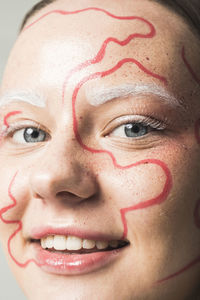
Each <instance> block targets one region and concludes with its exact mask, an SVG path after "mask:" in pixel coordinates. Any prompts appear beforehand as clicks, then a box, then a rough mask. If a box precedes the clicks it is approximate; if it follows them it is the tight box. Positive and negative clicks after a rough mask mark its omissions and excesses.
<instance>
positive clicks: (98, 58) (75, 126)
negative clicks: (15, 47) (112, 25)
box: [2, 7, 172, 267]
mask: <svg viewBox="0 0 200 300" xmlns="http://www.w3.org/2000/svg"><path fill="white" fill-rule="evenodd" d="M88 10H96V11H100V12H103V13H105V14H107V15H108V16H110V17H112V18H115V19H118V20H126V21H127V20H138V21H141V22H143V23H145V24H147V25H148V27H149V29H150V30H149V32H148V33H146V34H140V33H133V34H131V35H129V36H128V37H126V38H125V39H124V40H121V41H120V40H118V39H117V38H114V37H108V38H107V39H106V40H105V41H104V42H103V43H102V45H101V47H100V49H99V51H98V52H97V55H96V56H95V57H94V58H92V59H88V60H86V61H85V62H83V63H81V64H79V65H78V66H76V67H75V68H74V69H72V70H71V71H70V72H69V73H68V75H67V76H66V78H65V81H64V84H63V92H62V100H63V102H64V98H65V89H66V85H67V83H68V80H69V78H70V77H71V76H72V75H73V74H74V73H76V72H80V70H82V69H84V68H86V67H87V66H89V65H91V64H96V63H99V62H100V61H102V60H103V58H104V56H105V53H106V48H107V46H108V44H109V43H116V44H118V45H120V46H125V45H127V44H128V43H130V42H131V41H132V40H133V39H134V38H153V37H154V36H155V33H156V31H155V28H154V26H153V25H152V24H151V23H150V22H149V21H147V20H145V19H144V18H141V17H136V16H128V17H121V16H115V15H113V14H111V13H109V12H108V11H106V10H103V9H99V8H94V7H90V8H86V9H82V10H78V11H74V12H67V11H61V10H54V11H50V12H48V13H46V14H44V15H43V16H41V17H40V18H38V19H37V20H35V21H34V22H32V23H31V24H29V25H28V26H27V27H25V29H24V30H27V29H29V28H31V27H32V26H33V25H35V24H36V23H38V22H39V21H41V20H42V19H44V18H45V17H47V16H48V15H51V14H61V15H68V14H76V13H80V12H84V11H88ZM125 63H133V64H135V65H137V67H138V68H139V69H140V70H141V71H143V72H144V73H146V74H147V75H149V76H151V77H153V78H155V79H158V80H160V81H161V82H162V83H163V84H165V85H166V84H167V80H166V79H165V78H164V77H162V76H160V75H158V74H155V73H153V72H151V71H150V70H148V69H147V68H146V67H145V66H144V65H142V64H141V63H140V62H139V61H137V60H135V59H134V58H124V59H122V60H121V61H119V62H118V63H117V64H116V65H115V66H114V67H113V68H111V69H110V70H107V71H103V72H98V73H95V74H92V75H90V76H88V77H86V78H84V79H83V80H82V81H81V82H80V83H79V84H78V85H77V86H76V88H75V90H74V92H73V97H72V109H73V129H74V134H75V136H76V139H77V141H78V143H79V144H80V146H81V147H82V148H83V149H85V150H87V151H90V152H91V153H94V154H100V153H101V154H102V153H106V154H108V155H109V156H110V157H111V159H112V162H113V166H114V167H115V168H120V169H123V170H126V169H129V168H132V167H135V166H137V165H141V164H147V163H151V164H156V165H159V166H160V167H161V168H162V169H163V171H164V172H165V175H166V182H165V185H164V188H163V191H162V192H161V194H160V195H158V196H157V197H155V198H153V199H147V200H146V201H143V202H141V203H140V204H137V205H134V206H131V207H126V208H122V209H121V210H120V213H121V219H122V224H123V227H124V231H123V236H124V237H125V236H126V235H127V221H126V218H125V214H126V213H127V212H129V211H132V210H138V209H145V208H147V207H149V206H152V205H158V204H161V203H162V202H163V201H165V200H166V198H167V195H168V194H169V191H170V189H171V186H172V180H171V174H170V171H169V170H168V168H167V166H166V165H165V163H164V162H162V161H160V160H156V159H146V160H142V161H139V162H136V163H133V164H131V165H127V166H122V165H119V164H118V163H117V161H116V158H115V157H114V155H113V154H112V153H111V152H109V151H106V150H98V149H93V148H90V147H88V146H87V145H85V144H84V143H83V141H82V139H81V136H80V135H79V132H78V123H77V119H76V109H75V104H76V99H77V95H78V92H79V90H80V88H81V87H82V85H83V84H84V83H86V82H87V81H89V80H92V79H94V78H97V77H105V76H108V75H110V74H112V73H114V72H116V71H117V70H118V69H120V68H121V67H122V66H123V65H124V64H125ZM10 188H11V186H10ZM10 188H9V191H10ZM9 195H10V198H11V199H12V201H13V203H14V204H13V205H12V206H9V207H7V208H6V209H11V208H13V207H14V206H15V205H16V200H15V198H14V197H12V194H11V192H10V193H9ZM6 211H7V210H6ZM2 212H3V211H2ZM4 212H5V209H4ZM7 222H8V221H7ZM9 222H10V221H9ZM11 222H15V223H18V225H19V226H18V228H17V230H16V231H15V232H14V233H13V234H12V235H11V237H10V238H9V242H8V249H9V254H10V256H11V258H12V259H13V260H14V261H15V263H17V264H18V265H19V266H20V267H25V266H27V264H28V263H29V262H31V261H33V260H29V261H27V262H26V263H25V264H20V263H19V262H17V260H16V259H15V258H14V256H13V255H12V253H11V249H10V242H11V240H12V238H13V237H14V236H15V235H16V234H17V233H18V232H19V231H20V230H21V228H22V223H21V221H11Z"/></svg>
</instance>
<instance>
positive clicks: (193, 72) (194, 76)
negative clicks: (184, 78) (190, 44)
mask: <svg viewBox="0 0 200 300" xmlns="http://www.w3.org/2000/svg"><path fill="white" fill-rule="evenodd" d="M181 55H182V59H183V61H184V63H185V65H186V67H187V69H188V71H189V72H190V74H191V75H192V77H193V79H194V80H195V81H196V82H197V83H198V84H199V85H200V79H199V78H198V76H197V74H196V73H195V71H194V70H193V68H192V67H191V65H190V63H189V62H188V60H187V59H186V57H185V48H184V46H183V48H182V52H181Z"/></svg>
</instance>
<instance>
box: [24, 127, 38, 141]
mask: <svg viewBox="0 0 200 300" xmlns="http://www.w3.org/2000/svg"><path fill="white" fill-rule="evenodd" d="M26 133H27V135H31V137H32V138H34V139H36V138H38V136H39V132H38V131H37V130H35V129H33V128H28V129H27V132H26Z"/></svg>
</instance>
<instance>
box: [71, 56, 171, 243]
mask: <svg viewBox="0 0 200 300" xmlns="http://www.w3.org/2000/svg"><path fill="white" fill-rule="evenodd" d="M126 63H133V64H136V65H137V66H138V67H139V68H140V69H142V71H144V72H147V73H148V74H149V72H150V71H148V70H146V69H145V68H144V66H142V65H141V64H140V63H139V62H138V61H136V60H135V59H133V58H125V59H122V60H121V61H119V62H118V63H117V64H116V65H115V66H114V67H113V68H111V69H109V70H107V71H103V72H97V73H94V74H91V75H89V76H87V77H85V78H84V79H83V80H82V81H81V82H79V84H78V85H77V86H76V87H75V89H74V92H73V95H72V113H73V130H74V134H75V137H76V140H77V141H78V143H79V144H80V146H81V147H82V148H83V149H84V150H87V151H89V152H91V153H93V154H100V153H101V154H103V153H106V154H108V155H109V156H110V158H111V159H112V162H113V165H114V167H116V168H118V169H123V170H126V169H129V168H133V167H136V166H138V165H141V164H148V163H151V164H156V165H158V166H160V167H161V168H162V170H163V171H164V173H165V175H166V182H165V185H164V188H163V191H162V192H161V193H160V194H159V195H158V196H157V197H155V198H152V199H148V200H147V201H143V202H141V203H139V204H137V205H133V206H130V207H126V208H122V209H120V214H121V220H122V224H123V228H124V230H123V236H122V238H123V239H124V238H125V237H126V236H127V232H128V228H127V221H126V218H125V214H126V213H127V212H130V211H132V210H139V209H144V208H147V207H149V206H153V205H156V204H160V203H162V202H163V201H164V200H165V199H166V198H167V196H168V194H169V191H170V189H171V186H172V178H171V174H170V171H169V169H168V168H167V166H166V165H165V163H164V162H162V161H160V160H158V159H145V160H141V161H138V162H136V163H133V164H130V165H126V166H122V165H119V164H118V163H117V160H116V158H115V157H114V155H113V153H112V152H110V151H108V150H102V149H94V148H91V147H88V146H87V145H85V144H84V143H83V141H82V138H81V136H80V134H79V131H78V121H77V117H76V100H77V96H78V92H79V90H80V88H81V87H82V86H83V85H84V84H85V83H87V82H88V81H90V80H93V79H96V78H99V77H105V76H108V75H111V74H112V73H114V72H116V71H117V70H119V69H120V68H121V67H122V66H123V65H124V64H126ZM150 75H151V76H152V77H155V78H156V79H159V80H160V81H165V79H164V78H163V77H160V76H159V75H157V74H153V73H151V74H150Z"/></svg>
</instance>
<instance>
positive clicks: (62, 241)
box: [31, 235, 129, 254]
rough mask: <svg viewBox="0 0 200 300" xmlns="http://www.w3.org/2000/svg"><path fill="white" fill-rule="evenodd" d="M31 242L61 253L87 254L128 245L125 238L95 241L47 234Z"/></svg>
mask: <svg viewBox="0 0 200 300" xmlns="http://www.w3.org/2000/svg"><path fill="white" fill-rule="evenodd" d="M31 242H34V243H37V244H40V246H41V247H42V249H44V250H47V251H49V252H54V253H62V254H89V253H95V252H102V251H112V250H117V249H120V248H124V247H126V246H128V245H129V242H128V241H125V240H111V241H103V240H100V241H95V240H89V239H81V238H79V237H76V236H70V235H69V236H65V235H48V236H46V237H43V238H41V239H39V240H31Z"/></svg>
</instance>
